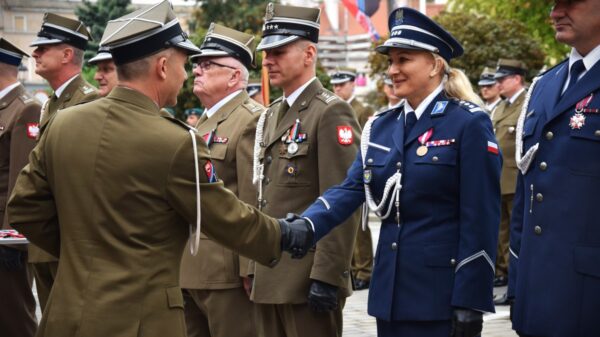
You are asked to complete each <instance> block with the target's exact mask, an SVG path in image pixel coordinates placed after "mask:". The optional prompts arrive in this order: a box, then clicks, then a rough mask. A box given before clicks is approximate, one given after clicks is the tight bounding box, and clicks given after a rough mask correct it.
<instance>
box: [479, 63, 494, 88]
mask: <svg viewBox="0 0 600 337" xmlns="http://www.w3.org/2000/svg"><path fill="white" fill-rule="evenodd" d="M495 73H496V72H495V71H494V69H492V68H488V67H485V68H483V71H482V72H481V76H479V82H478V83H477V85H479V86H486V85H493V84H494V83H496V79H495V78H494V75H495Z"/></svg>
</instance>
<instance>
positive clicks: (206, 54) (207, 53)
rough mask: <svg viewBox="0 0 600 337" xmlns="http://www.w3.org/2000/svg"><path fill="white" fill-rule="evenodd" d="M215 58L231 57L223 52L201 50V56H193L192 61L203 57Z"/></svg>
mask: <svg viewBox="0 0 600 337" xmlns="http://www.w3.org/2000/svg"><path fill="white" fill-rule="evenodd" d="M213 56H230V55H229V54H227V53H226V52H224V51H222V50H217V49H200V54H194V55H191V56H190V60H194V59H199V58H201V57H213Z"/></svg>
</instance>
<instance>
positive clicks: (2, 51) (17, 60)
mask: <svg viewBox="0 0 600 337" xmlns="http://www.w3.org/2000/svg"><path fill="white" fill-rule="evenodd" d="M23 56H27V57H29V54H27V53H26V52H24V51H23V50H21V48H19V47H17V46H15V45H14V44H13V43H12V42H10V41H8V40H7V39H5V38H3V37H2V38H0V62H2V63H6V64H10V65H11V66H18V65H19V64H21V60H22V59H23Z"/></svg>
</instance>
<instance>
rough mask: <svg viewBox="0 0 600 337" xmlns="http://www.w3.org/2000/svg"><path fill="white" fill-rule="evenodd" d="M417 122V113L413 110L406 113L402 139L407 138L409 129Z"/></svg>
mask: <svg viewBox="0 0 600 337" xmlns="http://www.w3.org/2000/svg"><path fill="white" fill-rule="evenodd" d="M415 124H417V115H416V114H415V112H414V111H411V112H409V113H407V114H406V126H405V127H404V141H406V139H407V138H408V135H409V134H410V130H412V128H413V127H414V126H415Z"/></svg>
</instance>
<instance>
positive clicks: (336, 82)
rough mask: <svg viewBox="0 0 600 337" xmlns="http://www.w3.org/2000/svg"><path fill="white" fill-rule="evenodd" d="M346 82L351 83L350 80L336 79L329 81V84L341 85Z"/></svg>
mask: <svg viewBox="0 0 600 337" xmlns="http://www.w3.org/2000/svg"><path fill="white" fill-rule="evenodd" d="M346 82H350V79H349V78H341V79H336V80H334V79H331V80H329V83H331V84H341V83H346Z"/></svg>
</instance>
